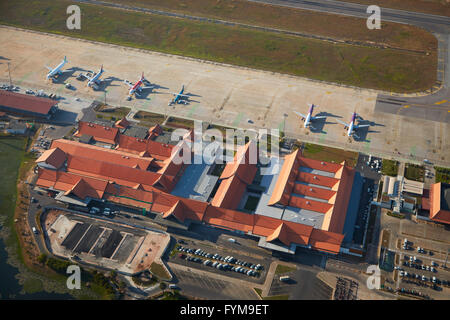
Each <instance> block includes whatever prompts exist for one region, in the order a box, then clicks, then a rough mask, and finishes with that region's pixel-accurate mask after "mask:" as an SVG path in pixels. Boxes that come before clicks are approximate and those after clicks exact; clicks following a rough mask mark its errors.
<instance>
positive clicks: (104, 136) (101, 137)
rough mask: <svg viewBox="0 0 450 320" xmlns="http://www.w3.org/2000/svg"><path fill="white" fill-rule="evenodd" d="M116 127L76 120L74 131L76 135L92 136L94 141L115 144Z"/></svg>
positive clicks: (117, 130)
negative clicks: (76, 128) (75, 130)
mask: <svg viewBox="0 0 450 320" xmlns="http://www.w3.org/2000/svg"><path fill="white" fill-rule="evenodd" d="M118 132H119V129H118V128H111V127H107V126H102V125H100V124H95V123H90V122H84V121H80V122H78V130H77V132H75V136H76V137H81V136H82V135H88V136H92V137H93V138H94V139H95V140H96V141H99V142H104V143H110V144H116V138H117V134H118Z"/></svg>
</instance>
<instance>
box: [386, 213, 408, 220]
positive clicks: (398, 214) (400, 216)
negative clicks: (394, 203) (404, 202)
mask: <svg viewBox="0 0 450 320" xmlns="http://www.w3.org/2000/svg"><path fill="white" fill-rule="evenodd" d="M386 214H387V215H388V216H391V217H394V218H399V219H405V215H404V214H401V213H395V212H392V211H388V212H386Z"/></svg>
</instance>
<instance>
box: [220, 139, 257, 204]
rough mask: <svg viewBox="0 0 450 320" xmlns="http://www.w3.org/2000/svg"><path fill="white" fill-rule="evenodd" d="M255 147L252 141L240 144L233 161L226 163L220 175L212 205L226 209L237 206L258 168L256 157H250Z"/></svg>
mask: <svg viewBox="0 0 450 320" xmlns="http://www.w3.org/2000/svg"><path fill="white" fill-rule="evenodd" d="M255 147H256V144H255V143H254V142H252V141H251V142H249V143H247V144H246V145H245V146H241V147H240V148H239V149H238V151H237V152H236V155H235V156H234V159H233V161H232V162H229V163H227V165H226V166H225V169H224V170H223V172H222V174H221V175H220V179H221V180H222V181H221V182H220V185H219V188H218V189H217V191H216V194H215V195H214V198H213V199H212V201H211V204H212V205H213V206H216V207H221V208H228V209H236V208H237V207H238V205H239V202H240V201H241V198H242V195H243V194H244V192H245V190H246V188H247V185H248V184H251V183H252V182H253V179H254V178H255V175H256V172H257V170H258V168H257V166H256V160H257V159H251V155H252V153H253V152H256V150H255V149H254V148H255ZM251 162H253V163H251Z"/></svg>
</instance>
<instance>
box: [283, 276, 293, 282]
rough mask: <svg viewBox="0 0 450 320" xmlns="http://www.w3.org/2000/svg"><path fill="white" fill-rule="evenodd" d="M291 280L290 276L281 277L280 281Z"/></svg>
mask: <svg viewBox="0 0 450 320" xmlns="http://www.w3.org/2000/svg"><path fill="white" fill-rule="evenodd" d="M290 280H291V278H290V277H289V276H281V277H280V281H284V282H288V281H290Z"/></svg>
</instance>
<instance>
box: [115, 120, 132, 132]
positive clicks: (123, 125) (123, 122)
mask: <svg viewBox="0 0 450 320" xmlns="http://www.w3.org/2000/svg"><path fill="white" fill-rule="evenodd" d="M114 125H115V126H116V127H117V128H120V129H125V128H127V127H128V126H129V125H130V122H129V121H128V120H127V119H125V118H122V119H120V120H118V121H116V123H115V124H114Z"/></svg>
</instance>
